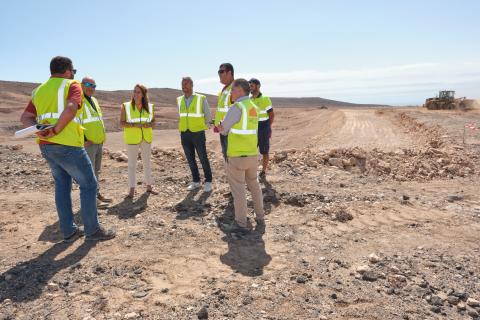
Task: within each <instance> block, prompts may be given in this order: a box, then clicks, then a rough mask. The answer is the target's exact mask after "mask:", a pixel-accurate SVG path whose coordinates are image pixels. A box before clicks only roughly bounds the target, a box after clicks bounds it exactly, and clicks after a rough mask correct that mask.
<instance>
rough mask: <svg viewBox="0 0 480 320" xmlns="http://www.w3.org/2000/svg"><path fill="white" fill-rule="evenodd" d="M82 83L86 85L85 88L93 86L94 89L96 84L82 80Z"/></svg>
mask: <svg viewBox="0 0 480 320" xmlns="http://www.w3.org/2000/svg"><path fill="white" fill-rule="evenodd" d="M82 84H83V85H84V86H85V87H87V88H93V89H95V88H96V87H97V85H96V84H93V83H90V82H82Z"/></svg>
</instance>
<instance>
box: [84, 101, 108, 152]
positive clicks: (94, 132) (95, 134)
mask: <svg viewBox="0 0 480 320" xmlns="http://www.w3.org/2000/svg"><path fill="white" fill-rule="evenodd" d="M91 99H92V101H93V103H94V104H95V107H96V108H97V110H95V109H94V108H93V107H92V105H91V104H90V102H88V100H87V99H86V98H85V97H83V113H82V124H83V127H84V128H85V137H86V138H87V140H88V141H91V142H92V143H94V144H101V143H104V142H105V138H106V134H105V125H104V123H103V118H102V109H101V108H100V104H99V103H98V101H97V99H95V97H91Z"/></svg>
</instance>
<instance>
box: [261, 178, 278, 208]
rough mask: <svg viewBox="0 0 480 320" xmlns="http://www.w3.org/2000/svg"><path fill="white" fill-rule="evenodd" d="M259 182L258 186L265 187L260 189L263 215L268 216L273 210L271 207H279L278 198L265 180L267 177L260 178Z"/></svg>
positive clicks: (276, 193)
mask: <svg viewBox="0 0 480 320" xmlns="http://www.w3.org/2000/svg"><path fill="white" fill-rule="evenodd" d="M259 181H260V184H263V185H264V186H265V188H262V193H263V206H264V209H265V214H270V213H271V212H272V209H273V208H272V206H273V207H278V206H279V205H280V198H279V195H278V192H277V190H275V188H274V187H273V186H272V184H271V183H270V182H269V181H268V180H267V177H265V176H263V177H260V179H259Z"/></svg>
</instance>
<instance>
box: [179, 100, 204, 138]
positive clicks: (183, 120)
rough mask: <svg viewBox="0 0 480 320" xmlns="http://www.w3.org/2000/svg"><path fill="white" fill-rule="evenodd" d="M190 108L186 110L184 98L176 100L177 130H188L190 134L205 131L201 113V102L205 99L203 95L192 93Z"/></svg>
mask: <svg viewBox="0 0 480 320" xmlns="http://www.w3.org/2000/svg"><path fill="white" fill-rule="evenodd" d="M192 96H193V98H192V101H191V102H190V107H189V108H187V104H186V101H185V100H186V99H185V96H180V97H178V98H177V106H178V113H179V116H180V117H179V120H178V129H179V130H180V131H181V132H185V131H187V130H190V131H191V132H199V131H204V130H207V129H208V128H207V125H206V124H205V114H204V113H203V102H204V100H205V99H206V97H205V96H204V95H201V94H198V93H193V95H192Z"/></svg>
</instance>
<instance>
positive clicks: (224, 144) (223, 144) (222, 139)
mask: <svg viewBox="0 0 480 320" xmlns="http://www.w3.org/2000/svg"><path fill="white" fill-rule="evenodd" d="M227 142H228V136H224V135H223V134H220V146H221V147H222V154H223V159H225V161H226V160H227Z"/></svg>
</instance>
